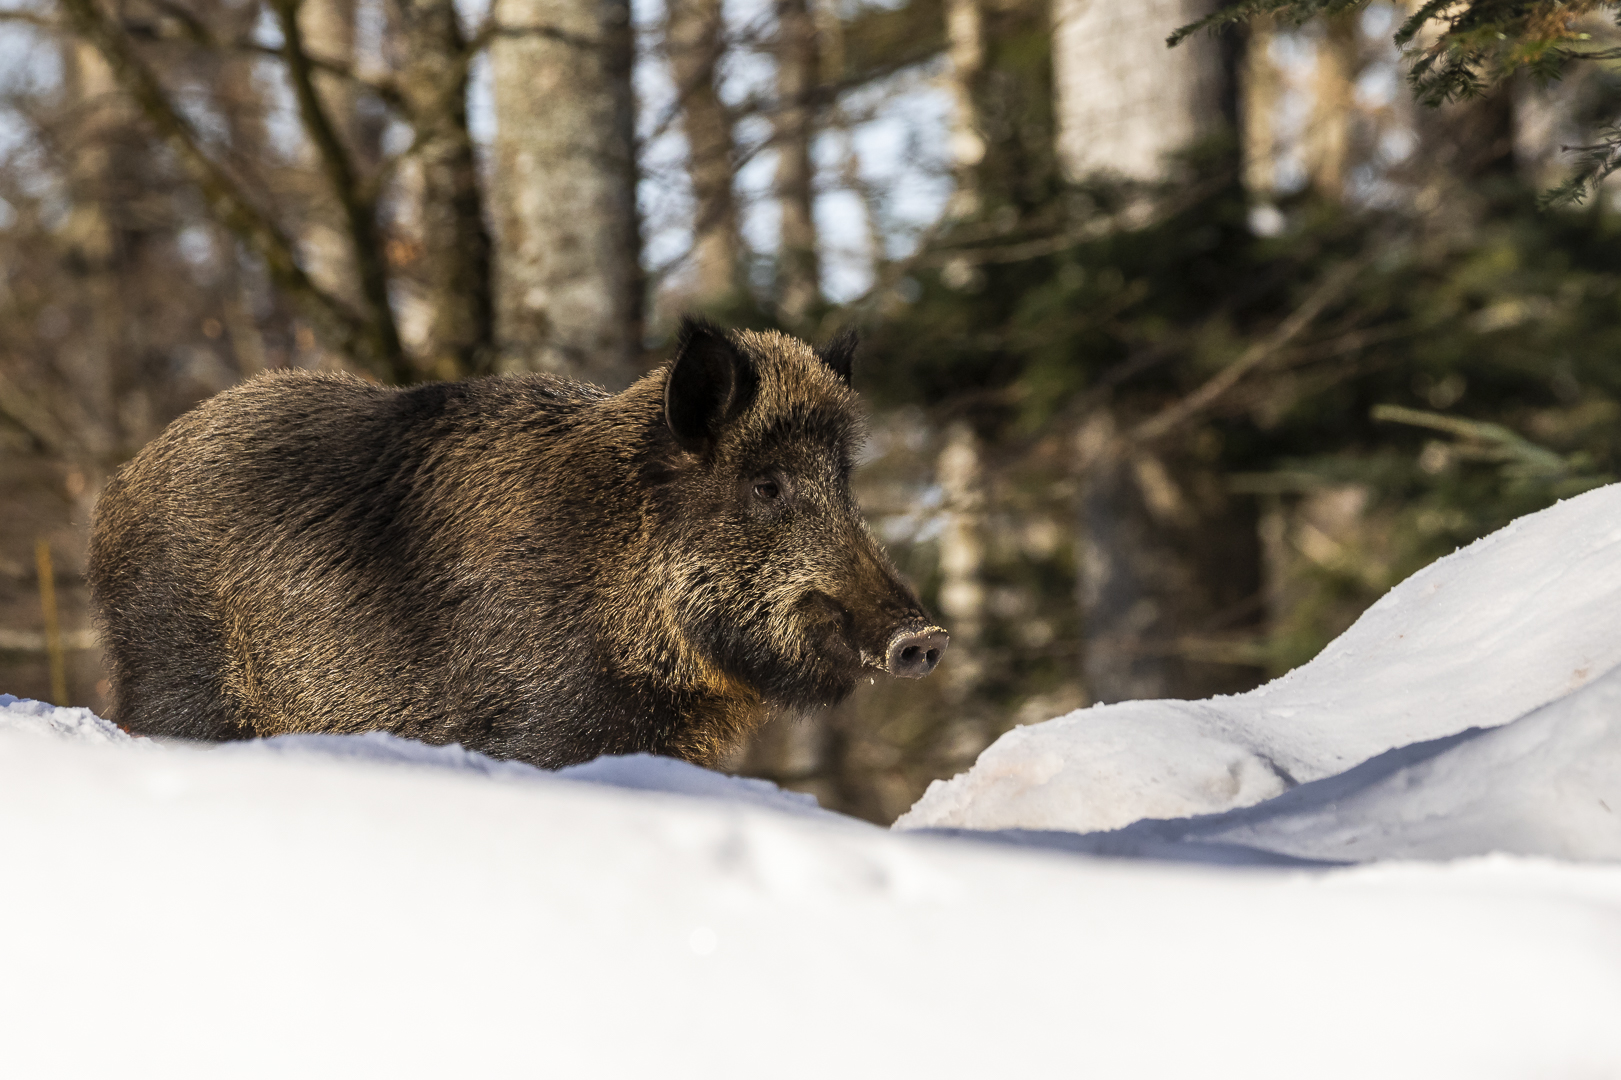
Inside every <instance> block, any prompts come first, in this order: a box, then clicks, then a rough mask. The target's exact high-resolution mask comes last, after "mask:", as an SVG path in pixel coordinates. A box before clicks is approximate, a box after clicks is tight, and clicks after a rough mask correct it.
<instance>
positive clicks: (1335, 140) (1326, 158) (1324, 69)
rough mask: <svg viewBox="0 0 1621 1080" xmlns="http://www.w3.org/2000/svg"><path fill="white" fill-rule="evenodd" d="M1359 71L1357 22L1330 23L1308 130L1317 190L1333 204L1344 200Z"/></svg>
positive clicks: (1321, 45) (1320, 48)
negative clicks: (1334, 200)
mask: <svg viewBox="0 0 1621 1080" xmlns="http://www.w3.org/2000/svg"><path fill="white" fill-rule="evenodd" d="M1356 69H1357V40H1356V21H1355V19H1354V18H1353V17H1351V16H1348V15H1338V16H1334V17H1332V18H1330V19H1328V20H1326V32H1325V33H1324V34H1323V36H1322V37H1321V38H1319V39H1318V41H1317V67H1316V71H1315V73H1314V75H1313V79H1312V110H1311V126H1310V127H1309V128H1308V129H1307V135H1306V147H1305V150H1306V168H1307V170H1308V171H1309V172H1310V174H1311V182H1312V187H1314V188H1316V190H1317V193H1318V194H1319V195H1322V196H1324V197H1325V198H1329V199H1339V198H1341V197H1343V196H1344V194H1345V178H1346V174H1347V172H1348V171H1349V168H1350V155H1351V145H1350V144H1351V115H1352V111H1353V109H1354V103H1353V101H1352V94H1353V91H1354V87H1353V85H1352V84H1353V81H1354V80H1355V78H1356Z"/></svg>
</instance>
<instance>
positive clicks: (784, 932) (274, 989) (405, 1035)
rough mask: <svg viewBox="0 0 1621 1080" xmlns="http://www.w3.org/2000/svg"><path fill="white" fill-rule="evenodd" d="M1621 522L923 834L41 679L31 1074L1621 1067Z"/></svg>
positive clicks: (1440, 1073) (1610, 498) (602, 773)
mask: <svg viewBox="0 0 1621 1080" xmlns="http://www.w3.org/2000/svg"><path fill="white" fill-rule="evenodd" d="M1606 522H1608V523H1610V524H1606ZM1618 544H1621V489H1606V490H1603V491H1599V492H1594V493H1592V494H1589V495H1586V496H1583V497H1581V498H1579V499H1575V500H1572V501H1571V502H1568V503H1565V504H1562V505H1561V506H1559V507H1556V508H1554V509H1553V510H1550V511H1547V512H1545V513H1544V514H1541V515H1535V516H1533V517H1531V518H1527V519H1524V520H1523V521H1521V522H1519V523H1517V524H1516V526H1515V527H1513V528H1511V529H1510V530H1505V532H1504V533H1500V534H1498V535H1497V536H1495V537H1492V538H1488V539H1487V540H1485V541H1482V542H1481V543H1480V544H1477V545H1475V546H1474V547H1473V548H1470V549H1468V550H1467V551H1465V552H1461V553H1459V554H1458V555H1455V556H1453V557H1452V558H1451V559H1448V560H1443V561H1442V562H1441V563H1438V564H1437V565H1436V566H1434V567H1431V568H1430V569H1429V570H1427V571H1425V572H1424V573H1423V574H1420V575H1418V576H1416V577H1415V578H1414V579H1412V580H1411V581H1409V582H1407V583H1405V584H1404V585H1402V586H1400V587H1399V588H1398V589H1397V590H1395V591H1394V592H1393V593H1392V594H1391V596H1390V597H1387V598H1386V599H1385V600H1384V601H1381V603H1380V604H1379V605H1377V606H1376V607H1375V608H1374V609H1373V610H1371V611H1370V612H1369V614H1368V615H1367V616H1366V617H1365V618H1364V619H1363V621H1362V622H1360V623H1358V625H1357V626H1356V627H1354V628H1353V629H1352V630H1351V631H1349V632H1348V633H1347V634H1346V635H1345V636H1344V637H1343V638H1341V640H1340V641H1339V642H1336V643H1335V645H1333V646H1331V647H1330V649H1329V650H1327V651H1326V652H1325V653H1324V655H1323V657H1321V658H1319V659H1318V660H1317V661H1314V662H1313V663H1312V664H1310V665H1307V666H1306V667H1304V668H1302V669H1301V670H1300V671H1297V672H1295V673H1293V674H1292V675H1290V676H1288V677H1286V678H1285V679H1282V680H1279V681H1278V682H1276V683H1274V684H1272V685H1271V686H1270V687H1265V688H1263V689H1262V690H1259V691H1256V692H1254V693H1253V694H1250V695H1243V696H1240V697H1236V698H1226V699H1219V700H1216V701H1211V702H1200V703H1151V704H1139V705H1134V706H1115V707H1109V708H1101V709H1094V710H1087V711H1084V712H1082V713H1078V714H1073V715H1071V716H1070V717H1065V718H1062V719H1060V720H1057V721H1051V722H1049V723H1048V724H1043V725H1036V726H1034V727H1032V728H1027V729H1021V731H1019V732H1015V733H1013V734H1012V735H1010V736H1008V737H1006V738H1004V740H1003V741H1002V742H999V743H998V744H997V745H996V746H995V747H992V748H991V749H990V750H988V751H987V752H986V754H985V755H984V756H982V758H981V760H980V762H979V764H978V765H976V766H975V769H974V770H973V771H971V772H970V773H968V774H965V775H964V776H963V777H959V778H957V779H956V780H954V781H951V782H949V783H946V784H942V785H940V786H938V787H937V788H935V789H933V790H931V793H930V795H929V796H927V797H925V799H924V800H922V801H921V802H920V803H919V805H918V807H916V808H914V810H913V812H912V814H911V815H910V816H909V819H908V824H910V825H913V826H920V827H926V828H924V830H923V831H922V832H918V831H912V832H906V831H887V830H883V829H878V828H875V827H873V826H870V825H866V824H863V823H861V822H857V821H853V820H850V819H848V818H843V817H841V816H839V815H836V814H831V813H828V812H826V811H823V810H820V809H819V808H817V807H816V806H815V805H814V804H813V803H811V802H810V801H808V800H807V799H806V798H805V797H803V796H797V795H793V794H790V793H784V792H780V791H778V790H777V789H775V788H773V787H771V786H770V785H768V784H764V783H761V782H759V781H744V780H737V779H735V778H730V777H724V776H720V775H718V774H714V773H708V772H705V771H704V770H701V769H698V768H695V767H693V766H690V765H686V764H683V763H680V762H673V761H667V760H660V759H654V758H647V757H635V758H618V759H603V760H599V761H596V762H592V763H590V764H588V765H584V766H580V767H578V768H575V769H568V770H563V771H562V772H560V773H555V774H554V773H546V772H542V771H540V770H536V769H532V768H529V767H528V766H524V765H520V764H516V763H511V762H496V761H491V760H490V759H488V758H484V757H482V756H480V755H477V754H470V753H467V752H465V751H463V750H461V749H460V748H457V747H425V746H421V745H419V744H415V743H409V742H404V741H401V740H398V739H393V738H390V737H388V736H384V735H367V736H358V737H347V738H344V737H296V738H286V739H277V740H271V741H269V742H257V743H242V744H228V745H223V746H219V747H213V748H199V747H194V746H184V745H175V744H158V743H153V742H151V741H147V740H131V739H129V738H128V737H127V736H125V735H123V733H122V732H120V731H118V730H117V728H115V727H113V726H112V725H110V724H108V723H106V722H105V721H103V720H100V719H98V718H96V717H94V716H92V715H91V714H90V713H88V712H87V711H85V710H82V709H80V710H64V709H52V708H50V707H49V706H43V705H40V704H38V703H35V702H19V701H17V700H16V699H13V698H6V697H3V696H0V1076H7V1077H10V1076H18V1077H36V1076H120V1077H122V1076H132V1075H133V1076H141V1075H163V1076H208V1077H214V1076H222V1075H228V1076H275V1077H283V1076H289V1075H299V1076H305V1075H317V1076H344V1077H352V1076H390V1077H393V1076H480V1077H482V1076H539V1075H545V1076H571V1077H572V1076H582V1075H583V1076H637V1077H641V1076H655V1075H656V1076H666V1075H669V1076H704V1077H733V1076H760V1075H770V1076H779V1075H780V1076H789V1077H799V1076H804V1077H823V1076H840V1077H865V1076H879V1075H884V1076H901V1077H910V1076H929V1077H935V1076H942V1077H957V1076H964V1077H967V1076H974V1077H1001V1076H1016V1075H1020V1074H1027V1073H1032V1072H1037V1071H1039V1074H1041V1075H1047V1074H1050V1073H1056V1072H1058V1071H1059V1070H1062V1071H1063V1072H1064V1074H1066V1075H1068V1074H1071V1073H1073V1072H1075V1071H1076V1070H1087V1072H1086V1075H1095V1076H1101V1077H1111V1078H1112V1077H1160V1076H1165V1077H1171V1076H1176V1077H1181V1076H1208V1077H1228V1076H1231V1077H1246V1078H1248V1077H1284V1076H1288V1077H1300V1076H1310V1077H1314V1078H1315V1077H1367V1076H1379V1077H1424V1078H1427V1080H1428V1078H1436V1077H1468V1078H1471V1080H1476V1078H1494V1077H1505V1078H1507V1077H1535V1078H1538V1080H1541V1078H1549V1077H1573V1078H1578V1077H1579V1078H1589V1077H1621V1019H1618V1018H1621V862H1618V861H1617V860H1618V859H1621V828H1618V826H1617V824H1616V816H1615V815H1614V814H1613V813H1612V811H1611V808H1612V807H1614V808H1616V809H1618V810H1621V715H1618V714H1621V668H1617V665H1618V664H1621V595H1618V594H1621V546H1618ZM1611 669H1616V670H1614V671H1612V670H1611ZM1223 776H1225V777H1226V778H1227V779H1226V780H1225V781H1223V780H1222V779H1221V778H1222V777H1223ZM1268 778H1270V779H1268ZM1292 781H1306V782H1302V783H1299V784H1298V785H1296V784H1294V783H1292ZM942 807H945V808H947V809H946V810H942V809H941V808H942ZM1201 813H1202V814H1203V816H1192V817H1190V816H1188V815H1190V814H1201ZM1122 819H1124V820H1122ZM987 826H989V827H991V828H995V829H998V830H1001V831H995V832H973V831H971V830H972V829H973V828H975V827H978V828H985V827H987ZM1096 853H1103V854H1106V855H1110V854H1112V855H1115V856H1131V857H1129V858H1120V857H1112V858H1111V857H1099V855H1098V854H1096ZM1447 860H1450V861H1447ZM1350 863H1355V864H1359V865H1338V864H1350Z"/></svg>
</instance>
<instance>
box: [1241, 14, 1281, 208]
mask: <svg viewBox="0 0 1621 1080" xmlns="http://www.w3.org/2000/svg"><path fill="white" fill-rule="evenodd" d="M1275 33H1276V30H1275V27H1274V25H1273V21H1272V18H1271V17H1270V16H1266V15H1258V16H1256V17H1255V18H1253V19H1251V20H1250V23H1249V33H1248V36H1247V38H1246V40H1245V43H1244V60H1243V65H1242V68H1241V70H1240V73H1239V131H1240V138H1241V140H1242V142H1243V147H1242V153H1243V156H1244V190H1245V191H1247V192H1249V194H1250V197H1251V198H1252V199H1254V200H1258V201H1262V202H1265V201H1268V200H1270V199H1271V198H1272V196H1273V195H1274V194H1275V193H1276V191H1277V183H1278V176H1277V172H1278V170H1277V157H1278V149H1279V147H1278V137H1277V129H1276V124H1277V108H1278V99H1279V98H1280V96H1281V95H1282V93H1283V77H1282V74H1281V73H1280V72H1279V71H1278V67H1277V64H1276V63H1275V62H1274V61H1273V59H1272V56H1271V48H1272V41H1273V38H1274V36H1275Z"/></svg>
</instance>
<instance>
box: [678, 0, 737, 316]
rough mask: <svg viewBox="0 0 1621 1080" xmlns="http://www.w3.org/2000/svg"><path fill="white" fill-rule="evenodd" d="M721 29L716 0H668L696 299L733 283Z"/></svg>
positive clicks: (710, 298)
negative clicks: (684, 141) (684, 139)
mask: <svg viewBox="0 0 1621 1080" xmlns="http://www.w3.org/2000/svg"><path fill="white" fill-rule="evenodd" d="M724 29H725V24H724V23H723V22H722V17H721V2H720V0H670V8H669V18H668V21H667V23H666V29H665V40H666V41H667V43H668V48H669V54H670V67H671V70H672V72H673V74H674V76H675V85H676V92H677V93H678V94H680V95H681V115H682V126H683V127H684V128H685V130H686V135H687V174H688V176H689V177H690V179H691V181H692V195H693V201H694V203H695V204H696V208H695V213H694V216H693V229H692V232H693V253H692V262H693V269H694V271H695V277H696V279H697V295H698V299H699V300H700V301H701V302H709V303H712V302H714V301H716V300H719V299H721V298H723V297H725V296H727V295H728V294H730V293H731V292H732V291H733V290H734V289H736V288H737V285H738V267H739V258H738V255H739V241H738V224H737V201H736V199H735V198H734V196H733V194H732V163H733V158H734V156H735V146H734V143H733V139H732V121H731V117H730V116H728V115H727V111H726V104H725V103H724V102H723V101H721V98H720V91H719V87H718V85H717V80H716V64H717V63H718V62H719V60H720V58H721V55H722V52H723V50H724Z"/></svg>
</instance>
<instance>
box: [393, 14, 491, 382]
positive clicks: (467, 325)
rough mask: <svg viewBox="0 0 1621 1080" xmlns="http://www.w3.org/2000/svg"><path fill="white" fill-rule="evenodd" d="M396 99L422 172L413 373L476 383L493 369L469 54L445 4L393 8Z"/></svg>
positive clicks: (485, 239) (485, 240)
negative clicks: (401, 58) (470, 118)
mask: <svg viewBox="0 0 1621 1080" xmlns="http://www.w3.org/2000/svg"><path fill="white" fill-rule="evenodd" d="M398 2H399V14H400V20H399V21H400V36H401V39H402V41H403V44H404V48H405V54H406V55H405V64H404V70H403V71H402V72H401V79H400V84H401V91H402V93H403V94H404V96H405V101H406V104H407V107H408V109H409V112H410V117H411V123H412V125H413V127H414V128H415V129H416V152H415V155H414V158H415V162H416V165H417V167H418V168H419V169H420V171H421V177H422V190H421V212H420V219H419V225H420V229H421V243H422V254H421V258H422V262H423V268H424V269H423V287H424V290H425V293H426V295H425V297H424V299H425V301H426V303H427V305H428V320H427V322H428V327H427V336H426V341H425V343H424V346H423V355H422V357H420V359H419V364H420V366H421V367H422V368H423V370H424V371H425V372H426V373H428V374H431V375H433V376H435V377H438V378H459V377H462V376H465V375H483V374H487V373H488V372H489V371H490V370H492V369H493V365H494V361H495V296H494V292H493V282H492V274H491V265H490V264H491V259H492V254H493V253H492V250H491V243H490V234H489V230H488V229H487V228H486V226H485V223H484V196H483V191H482V189H481V187H480V185H479V176H478V162H477V160H476V158H475V156H474V152H473V138H472V134H471V133H470V131H469V130H468V127H467V83H468V61H469V50H468V46H467V41H466V39H465V37H464V35H463V34H462V29H461V23H460V22H459V21H458V19H457V15H456V7H455V4H454V3H453V2H452V0H398Z"/></svg>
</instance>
